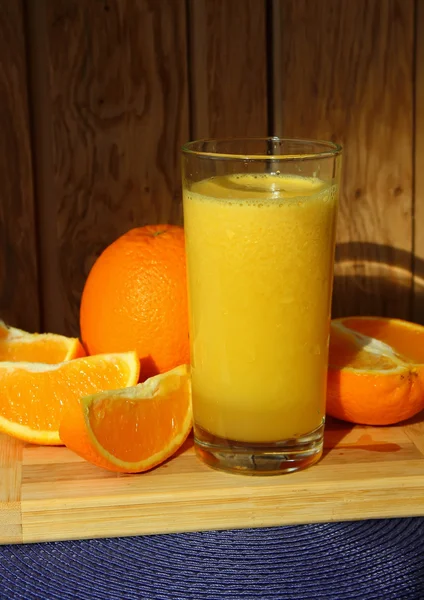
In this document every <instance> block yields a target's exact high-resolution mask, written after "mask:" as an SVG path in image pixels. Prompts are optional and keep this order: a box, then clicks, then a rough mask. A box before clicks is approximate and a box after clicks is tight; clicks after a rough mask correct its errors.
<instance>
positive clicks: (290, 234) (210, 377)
mask: <svg viewBox="0 0 424 600" xmlns="http://www.w3.org/2000/svg"><path fill="white" fill-rule="evenodd" d="M341 155H342V149H341V147H340V146H338V145H336V144H334V143H331V142H320V141H309V140H290V139H280V138H264V139H256V138H252V139H227V140H218V139H216V140H213V139H211V140H200V141H194V142H190V143H188V144H186V145H185V146H184V148H183V156H182V168H183V203H184V228H185V239H186V252H187V274H188V294H189V314H190V346H191V374H192V391H193V415H194V438H195V448H196V452H197V454H198V455H199V456H200V457H201V458H202V459H203V460H204V461H205V462H206V463H207V464H209V465H210V466H212V467H216V468H218V469H223V470H226V471H233V472H242V473H247V474H274V473H285V472H290V471H295V470H298V469H301V468H305V467H308V466H310V465H312V464H314V463H316V462H317V461H318V460H319V458H320V456H321V454H322V449H323V434H324V420H325V399H326V378H327V361H328V343H329V326H330V312H331V294H332V281H333V264H334V247H335V224H336V214H337V203H338V196H339V184H340V171H341Z"/></svg>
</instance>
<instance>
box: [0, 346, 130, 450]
mask: <svg viewBox="0 0 424 600" xmlns="http://www.w3.org/2000/svg"><path fill="white" fill-rule="evenodd" d="M139 368H140V361H139V360H138V357H137V354H136V353H135V352H125V353H120V354H98V355H96V356H86V357H83V358H76V359H75V360H71V361H68V362H63V363H59V364H57V365H47V364H44V363H30V362H0V431H2V432H4V433H8V434H9V435H12V436H14V437H17V438H19V439H21V440H25V441H27V442H32V443H35V444H42V445H55V444H61V443H62V442H61V440H60V437H59V431H58V430H59V423H60V418H61V416H62V412H63V410H64V408H65V407H66V406H67V405H68V404H71V403H77V402H78V400H79V398H81V396H85V395H87V394H93V393H96V392H100V391H104V390H112V389H115V388H122V387H125V386H132V385H134V384H135V383H136V382H137V381H138V374H139Z"/></svg>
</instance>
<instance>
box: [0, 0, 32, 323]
mask: <svg viewBox="0 0 424 600" xmlns="http://www.w3.org/2000/svg"><path fill="white" fill-rule="evenodd" d="M26 82H27V64H26V45H25V37H24V20H23V7H22V2H21V0H1V1H0V131H1V135H0V317H1V318H3V319H4V320H6V321H7V322H9V323H11V324H15V325H19V326H21V327H22V328H28V329H29V330H32V331H34V330H38V329H39V327H40V306H39V287H38V274H39V272H38V265H37V233H36V225H35V211H34V198H33V178H32V160H31V143H30V121H29V114H28V91H27V85H26Z"/></svg>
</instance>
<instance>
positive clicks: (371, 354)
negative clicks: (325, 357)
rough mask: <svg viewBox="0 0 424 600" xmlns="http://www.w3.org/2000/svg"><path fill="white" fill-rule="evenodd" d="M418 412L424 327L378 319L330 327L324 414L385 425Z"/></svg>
mask: <svg viewBox="0 0 424 600" xmlns="http://www.w3.org/2000/svg"><path fill="white" fill-rule="evenodd" d="M423 409H424V327H423V326H421V325H416V324H414V323H409V322H407V321H402V320H400V319H385V318H380V317H348V318H344V319H335V320H333V321H332V323H331V335H330V353H329V367H328V391H327V413H328V414H329V415H331V416H333V417H336V418H338V419H343V420H345V421H350V422H352V423H361V424H364V425H391V424H393V423H398V422H400V421H403V420H405V419H408V418H410V417H412V416H414V415H416V414H417V413H419V412H420V411H421V410H423Z"/></svg>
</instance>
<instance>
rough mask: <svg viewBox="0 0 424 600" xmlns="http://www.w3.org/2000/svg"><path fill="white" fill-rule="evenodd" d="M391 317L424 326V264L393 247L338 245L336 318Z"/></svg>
mask: <svg viewBox="0 0 424 600" xmlns="http://www.w3.org/2000/svg"><path fill="white" fill-rule="evenodd" d="M348 315H350V316H352V315H375V316H388V317H393V318H401V319H406V320H412V321H416V322H417V323H423V324H424V261H423V260H421V259H419V258H418V257H416V256H414V255H413V254H412V253H410V252H406V251H404V250H399V249H397V248H393V247H392V246H386V245H380V244H372V243H364V242H351V243H346V244H339V245H338V246H337V249H336V265H335V270H334V291H333V317H340V316H348Z"/></svg>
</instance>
